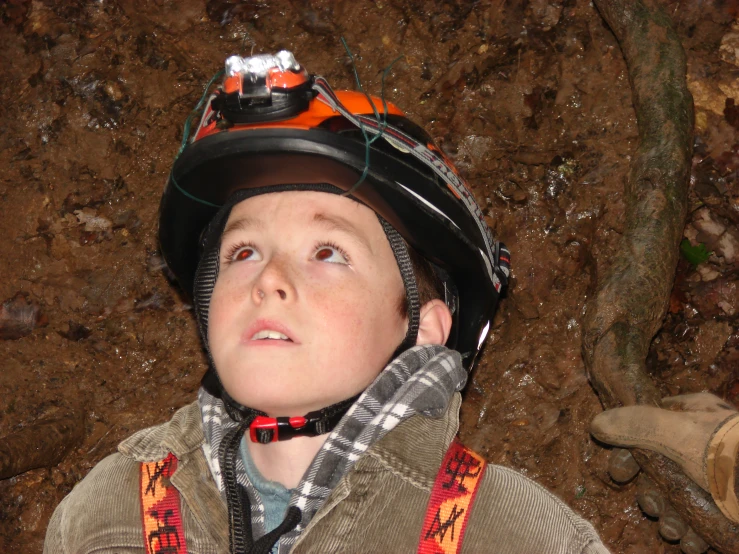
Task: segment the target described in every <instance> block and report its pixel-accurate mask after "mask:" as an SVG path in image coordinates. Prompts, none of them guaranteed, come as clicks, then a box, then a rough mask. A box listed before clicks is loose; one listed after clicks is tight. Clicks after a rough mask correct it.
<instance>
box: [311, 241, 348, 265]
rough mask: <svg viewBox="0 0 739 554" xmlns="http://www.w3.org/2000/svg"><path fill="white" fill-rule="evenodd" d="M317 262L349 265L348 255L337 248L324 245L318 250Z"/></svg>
mask: <svg viewBox="0 0 739 554" xmlns="http://www.w3.org/2000/svg"><path fill="white" fill-rule="evenodd" d="M315 257H316V260H318V261H319V262H329V263H332V264H348V263H349V260H348V257H347V255H346V254H345V253H344V252H342V251H341V250H340V249H339V248H337V247H336V246H331V245H328V244H324V245H322V246H319V247H318V249H317V250H316V256H315Z"/></svg>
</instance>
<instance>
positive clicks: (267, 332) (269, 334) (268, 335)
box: [251, 329, 292, 342]
mask: <svg viewBox="0 0 739 554" xmlns="http://www.w3.org/2000/svg"><path fill="white" fill-rule="evenodd" d="M251 340H284V341H287V342H292V340H290V338H289V337H288V336H287V335H285V334H283V333H280V332H279V331H273V330H272V329H263V330H262V331H259V332H257V333H254V335H252V337H251Z"/></svg>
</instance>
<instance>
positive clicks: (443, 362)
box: [198, 345, 467, 554]
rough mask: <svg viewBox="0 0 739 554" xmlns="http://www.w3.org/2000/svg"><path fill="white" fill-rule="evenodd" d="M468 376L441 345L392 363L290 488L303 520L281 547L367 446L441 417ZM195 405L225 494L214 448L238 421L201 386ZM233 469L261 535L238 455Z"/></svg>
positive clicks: (260, 511)
mask: <svg viewBox="0 0 739 554" xmlns="http://www.w3.org/2000/svg"><path fill="white" fill-rule="evenodd" d="M466 381H467V372H466V371H465V369H464V367H463V366H462V360H461V356H460V355H459V353H458V352H456V351H454V350H449V349H447V348H445V347H443V346H439V345H424V346H415V347H413V348H411V349H409V350H407V351H405V352H404V353H403V354H401V355H400V356H399V357H397V358H395V359H394V360H393V361H392V362H390V364H388V365H387V367H385V369H384V370H383V371H382V372H381V373H380V375H379V376H378V377H377V379H375V381H374V382H373V383H372V384H371V385H370V386H369V387H367V389H366V390H365V391H364V392H363V393H362V395H361V396H360V397H359V398H358V399H357V401H356V402H355V403H354V405H352V407H351V408H349V411H348V412H347V413H346V415H345V416H344V417H343V418H342V420H341V421H340V422H339V423H338V424H337V426H336V427H335V428H334V430H333V431H332V432H331V434H329V436H328V438H327V439H326V442H325V443H324V445H323V447H322V448H321V450H319V452H318V454H317V455H316V457H315V458H314V459H313V462H312V463H311V465H310V467H308V470H307V471H306V473H305V475H304V476H303V478H302V480H301V481H300V484H299V485H298V487H297V488H296V489H295V490H294V491H293V494H292V497H291V498H290V506H297V507H298V508H300V510H301V511H302V520H301V522H300V523H299V524H298V526H297V527H296V528H295V529H294V530H293V531H290V532H288V533H286V534H285V535H283V536H282V537H281V538H280V540H279V543H278V544H279V552H280V553H281V554H285V553H287V552H289V551H290V549H291V548H292V545H293V544H295V541H296V540H297V538H298V536H299V535H300V533H302V531H303V530H304V529H305V528H306V526H307V525H308V523H310V521H311V519H313V516H314V515H315V513H316V512H317V511H318V509H319V508H320V507H321V506H322V505H323V503H324V502H325V500H326V499H327V498H328V496H329V494H330V493H331V491H332V490H333V488H334V487H335V486H336V485H337V483H338V482H339V481H340V480H341V478H342V477H343V476H344V475H346V473H348V472H349V470H350V469H351V467H352V466H353V465H354V463H355V462H356V461H357V460H358V459H359V457H360V456H361V455H362V454H364V453H365V452H366V451H367V450H368V449H369V447H370V446H372V445H373V444H374V443H375V442H377V441H378V440H379V439H381V438H382V437H383V436H385V434H387V433H388V432H389V431H391V430H392V429H394V428H395V426H397V425H398V424H399V423H400V422H402V421H404V420H406V419H408V418H410V417H411V416H413V415H415V414H423V415H425V416H429V417H441V416H442V415H443V413H444V412H445V410H446V408H447V405H448V404H449V400H450V399H451V397H452V395H453V394H454V393H455V392H456V391H458V390H461V389H462V388H463V387H464V385H465V383H466ZM198 404H199V405H200V411H201V415H202V420H203V430H204V433H205V444H204V445H203V450H204V452H205V456H206V459H207V461H208V465H209V466H210V470H211V473H212V474H213V478H214V479H215V481H216V483H217V484H218V488H219V489H220V491H221V495H222V496H223V497H224V499H225V490H224V485H223V479H222V477H221V470H220V463H219V459H218V452H219V451H220V445H221V441H222V440H223V437H224V435H226V434H227V433H228V432H229V431H230V430H231V429H233V428H234V427H236V426H237V423H236V422H234V421H233V420H232V419H231V418H230V417H229V416H228V414H227V413H226V409H225V407H224V406H223V402H222V400H220V399H219V398H215V397H214V396H211V395H210V394H208V393H207V392H206V391H205V390H204V389H202V388H201V389H200V391H199V393H198ZM236 472H237V481H238V483H239V484H241V485H243V486H244V487H245V488H246V490H247V493H248V494H249V498H250V500H251V523H252V530H253V535H254V538H255V539H257V538H259V537H261V536H262V535H264V534H265V528H264V505H263V504H262V500H261V498H260V497H259V494H258V493H257V491H256V490H255V489H254V487H253V486H252V485H251V483H250V482H249V479H248V478H247V475H246V470H245V468H244V465H243V461H242V460H241V456H238V457H237V460H236Z"/></svg>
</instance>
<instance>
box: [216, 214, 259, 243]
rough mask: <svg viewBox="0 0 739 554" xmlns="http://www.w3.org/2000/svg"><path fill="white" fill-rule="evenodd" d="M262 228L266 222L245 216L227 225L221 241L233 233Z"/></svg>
mask: <svg viewBox="0 0 739 554" xmlns="http://www.w3.org/2000/svg"><path fill="white" fill-rule="evenodd" d="M254 227H256V228H260V227H264V221H262V220H261V219H259V218H257V217H250V216H244V217H241V218H239V219H236V220H234V221H231V222H229V223H228V225H226V228H225V229H224V230H223V233H222V234H221V240H223V237H225V236H226V235H228V234H229V233H232V232H234V231H244V230H246V229H249V228H254Z"/></svg>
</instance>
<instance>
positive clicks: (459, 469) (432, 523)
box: [418, 439, 487, 554]
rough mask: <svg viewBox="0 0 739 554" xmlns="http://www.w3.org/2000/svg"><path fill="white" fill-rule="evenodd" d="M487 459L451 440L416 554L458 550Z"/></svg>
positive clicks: (446, 552)
mask: <svg viewBox="0 0 739 554" xmlns="http://www.w3.org/2000/svg"><path fill="white" fill-rule="evenodd" d="M486 465H487V463H486V462H485V460H484V459H483V458H482V457H480V456H479V455H478V454H476V453H475V452H473V451H472V450H470V449H469V448H467V447H466V446H464V445H463V444H462V443H461V442H459V441H458V440H456V439H455V440H454V441H452V443H451V444H450V445H449V449H448V450H447V452H446V455H445V456H444V461H443V462H442V463H441V468H439V473H438V474H437V475H436V480H435V481H434V486H433V488H432V489H431V498H430V499H429V504H428V507H427V508H426V518H425V519H424V522H423V528H422V530H421V541H420V542H419V544H418V553H419V554H458V553H459V552H461V551H462V542H463V540H464V533H465V530H466V529H467V521H468V520H469V517H470V512H471V511H472V505H473V504H474V502H475V495H476V493H477V488H478V487H479V485H480V483H481V482H482V477H483V475H484V474H485V467H486Z"/></svg>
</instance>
